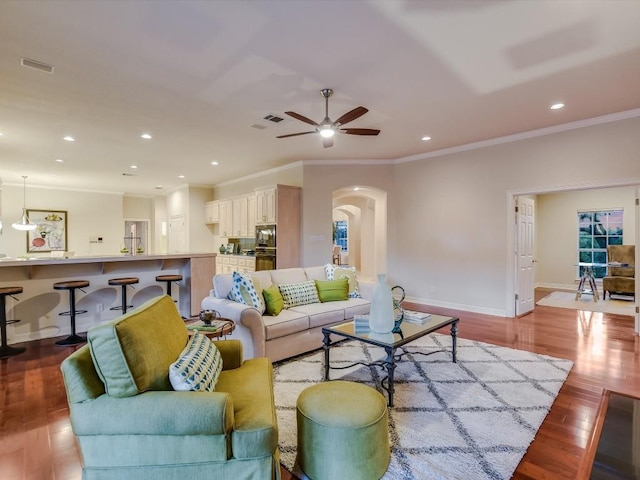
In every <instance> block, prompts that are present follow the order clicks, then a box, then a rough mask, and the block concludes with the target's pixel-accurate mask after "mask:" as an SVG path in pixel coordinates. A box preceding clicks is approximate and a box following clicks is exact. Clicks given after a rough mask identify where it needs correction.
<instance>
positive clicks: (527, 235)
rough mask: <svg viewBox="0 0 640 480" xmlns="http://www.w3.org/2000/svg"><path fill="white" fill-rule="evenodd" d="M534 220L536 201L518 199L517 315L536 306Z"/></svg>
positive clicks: (525, 312)
mask: <svg viewBox="0 0 640 480" xmlns="http://www.w3.org/2000/svg"><path fill="white" fill-rule="evenodd" d="M534 220H535V201H534V200H533V199H531V198H524V197H518V198H517V199H516V225H517V228H516V235H517V240H516V243H517V244H516V267H517V269H518V271H517V276H518V279H517V285H518V290H517V291H516V316H522V315H525V314H527V313H529V312H531V311H533V308H534V306H535V297H534V289H535V288H534V277H535V271H534V264H535V260H534V258H533V253H534V246H535V245H534V235H535V230H534Z"/></svg>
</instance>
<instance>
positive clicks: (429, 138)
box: [422, 137, 431, 142]
mask: <svg viewBox="0 0 640 480" xmlns="http://www.w3.org/2000/svg"><path fill="white" fill-rule="evenodd" d="M422 140H423V141H424V142H427V141H429V140H431V137H422Z"/></svg>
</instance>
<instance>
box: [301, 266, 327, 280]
mask: <svg viewBox="0 0 640 480" xmlns="http://www.w3.org/2000/svg"><path fill="white" fill-rule="evenodd" d="M304 273H305V274H306V275H307V279H308V280H326V279H327V272H326V270H325V268H324V265H319V266H317V267H307V268H305V269H304Z"/></svg>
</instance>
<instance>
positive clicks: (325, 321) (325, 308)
mask: <svg viewBox="0 0 640 480" xmlns="http://www.w3.org/2000/svg"><path fill="white" fill-rule="evenodd" d="M340 303H341V302H330V303H310V304H308V305H299V306H297V307H293V308H291V309H290V310H289V311H290V312H297V313H300V314H304V315H308V316H309V328H315V327H322V326H325V325H329V324H331V323H336V322H341V321H343V320H344V318H345V317H344V308H343V307H342V306H340V305H339V304H340Z"/></svg>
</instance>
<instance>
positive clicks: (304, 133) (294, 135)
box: [276, 130, 316, 138]
mask: <svg viewBox="0 0 640 480" xmlns="http://www.w3.org/2000/svg"><path fill="white" fill-rule="evenodd" d="M309 133H316V131H315V130H314V131H313V132H300V133H290V134H288V135H278V136H277V137H276V138H287V137H297V136H298V135H308V134H309Z"/></svg>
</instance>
